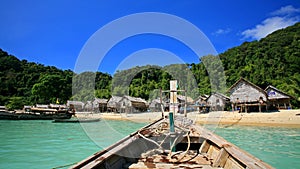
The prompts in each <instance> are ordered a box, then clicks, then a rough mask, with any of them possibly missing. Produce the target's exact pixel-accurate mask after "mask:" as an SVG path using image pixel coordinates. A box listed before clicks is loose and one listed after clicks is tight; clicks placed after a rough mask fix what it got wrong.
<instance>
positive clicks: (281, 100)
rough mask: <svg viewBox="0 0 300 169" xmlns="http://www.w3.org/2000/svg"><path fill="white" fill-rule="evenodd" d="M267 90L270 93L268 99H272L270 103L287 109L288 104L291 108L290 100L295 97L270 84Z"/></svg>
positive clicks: (275, 106) (277, 107)
mask: <svg viewBox="0 0 300 169" xmlns="http://www.w3.org/2000/svg"><path fill="white" fill-rule="evenodd" d="M265 91H266V92H267V94H268V99H269V101H270V105H271V106H273V107H274V108H276V109H287V108H288V106H289V108H291V107H292V106H291V103H290V100H291V99H293V98H294V97H293V96H291V95H289V94H287V93H284V92H283V91H281V90H279V89H277V88H276V87H274V86H272V85H269V86H268V87H267V88H266V89H265Z"/></svg>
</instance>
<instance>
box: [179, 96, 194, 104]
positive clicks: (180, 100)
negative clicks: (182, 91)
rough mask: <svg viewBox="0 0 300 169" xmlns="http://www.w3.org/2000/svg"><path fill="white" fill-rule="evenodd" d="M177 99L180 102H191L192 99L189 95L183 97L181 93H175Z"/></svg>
mask: <svg viewBox="0 0 300 169" xmlns="http://www.w3.org/2000/svg"><path fill="white" fill-rule="evenodd" d="M185 99H186V100H187V101H186V100H185ZM177 101H178V103H180V104H184V103H185V102H186V103H187V104H192V103H193V101H194V100H193V99H192V98H191V97H189V96H186V98H185V96H183V95H177Z"/></svg>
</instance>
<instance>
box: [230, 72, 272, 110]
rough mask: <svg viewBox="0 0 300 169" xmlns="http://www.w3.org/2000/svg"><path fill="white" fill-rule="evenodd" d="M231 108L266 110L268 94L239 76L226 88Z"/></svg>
mask: <svg viewBox="0 0 300 169" xmlns="http://www.w3.org/2000/svg"><path fill="white" fill-rule="evenodd" d="M228 92H229V94H230V102H231V104H232V109H233V110H239V111H240V112H243V111H245V112H248V111H252V112H261V111H262V108H263V109H264V110H267V105H268V96H267V93H266V91H265V90H263V89H261V88H260V87H258V86H256V85H255V84H253V83H251V82H249V81H247V80H246V79H244V78H240V79H239V80H238V81H237V82H236V83H234V84H233V85H232V86H231V87H230V88H229V90H228Z"/></svg>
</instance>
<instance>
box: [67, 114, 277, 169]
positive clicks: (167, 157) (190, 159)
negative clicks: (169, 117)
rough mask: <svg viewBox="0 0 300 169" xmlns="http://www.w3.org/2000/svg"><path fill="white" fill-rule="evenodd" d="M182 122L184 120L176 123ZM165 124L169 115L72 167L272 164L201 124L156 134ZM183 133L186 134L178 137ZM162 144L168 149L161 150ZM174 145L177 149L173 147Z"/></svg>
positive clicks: (232, 166)
mask: <svg viewBox="0 0 300 169" xmlns="http://www.w3.org/2000/svg"><path fill="white" fill-rule="evenodd" d="M180 123H182V121H179V122H177V123H176V124H180ZM161 124H166V119H160V120H158V121H155V122H153V123H151V124H150V125H148V126H145V127H144V128H142V129H140V130H138V131H137V132H135V133H132V134H131V135H129V136H127V137H125V138H123V139H122V140H120V141H119V142H117V143H116V144H114V145H112V146H110V147H108V148H106V149H105V150H102V151H100V152H97V153H95V154H93V155H92V156H90V157H88V158H86V159H85V160H83V161H81V162H79V163H77V164H76V165H74V166H73V167H71V168H73V169H79V168H100V169H101V168H103V169H104V168H115V169H119V168H130V169H138V168H225V169H231V168H238V169H242V168H249V169H250V168H253V169H254V168H255V169H256V168H261V169H263V168H265V169H271V168H272V167H271V166H270V165H268V164H266V163H264V162H263V161H261V160H260V159H258V158H256V157H254V156H252V155H250V154H249V153H247V152H245V151H243V150H241V149H240V148H238V147H237V146H235V145H233V144H232V143H229V142H228V141H226V140H225V139H223V138H221V137H219V136H217V135H215V134H214V133H212V132H210V131H208V130H207V129H205V128H202V127H200V126H195V125H193V124H192V125H189V127H188V132H187V134H186V135H180V134H178V137H176V139H175V140H174V138H175V137H173V136H174V133H173V134H171V135H164V136H163V134H161V135H155V134H153V133H154V132H152V131H154V130H152V129H161V126H162V125H161ZM180 127H184V128H183V129H182V131H185V130H186V129H187V126H184V125H183V126H182V125H181V126H179V128H180ZM161 131H164V130H161ZM159 133H163V132H160V131H159ZM179 136H182V137H181V138H180V139H178V140H177V138H179ZM150 139H151V140H152V141H151V140H150ZM155 142H156V143H155ZM172 142H173V144H172V145H175V146H174V147H173V146H172V145H171V143H172ZM174 142H175V143H174ZM157 143H160V144H159V145H158V144H157ZM159 146H161V149H164V150H168V151H161V149H158V147H159ZM173 148H174V149H176V151H175V152H171V151H170V150H171V149H173ZM184 150H186V151H184Z"/></svg>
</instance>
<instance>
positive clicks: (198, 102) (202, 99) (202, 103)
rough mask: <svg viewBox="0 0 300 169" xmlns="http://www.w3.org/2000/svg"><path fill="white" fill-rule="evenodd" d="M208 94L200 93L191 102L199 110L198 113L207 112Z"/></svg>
mask: <svg viewBox="0 0 300 169" xmlns="http://www.w3.org/2000/svg"><path fill="white" fill-rule="evenodd" d="M208 97H209V96H208V95H200V96H199V97H197V98H196V99H195V100H194V102H193V104H194V107H195V108H196V109H197V110H198V111H199V113H205V112H206V113H207V112H208V108H209V107H208V106H207V102H206V100H207V98H208Z"/></svg>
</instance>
